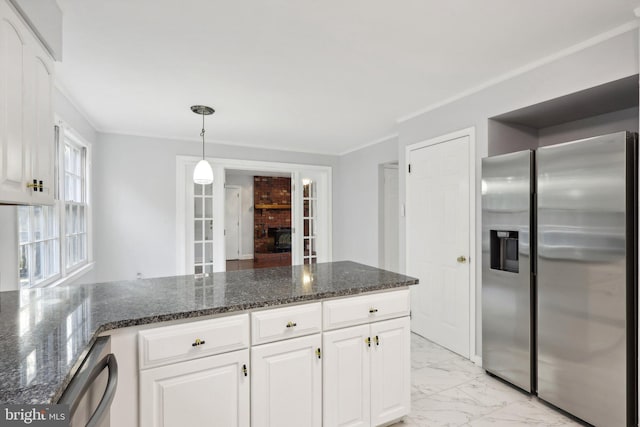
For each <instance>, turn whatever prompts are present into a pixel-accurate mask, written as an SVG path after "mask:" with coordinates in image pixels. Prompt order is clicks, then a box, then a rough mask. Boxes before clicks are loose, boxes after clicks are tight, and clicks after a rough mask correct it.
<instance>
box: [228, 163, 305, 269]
mask: <svg viewBox="0 0 640 427" xmlns="http://www.w3.org/2000/svg"><path fill="white" fill-rule="evenodd" d="M291 178H292V177H291V173H284V172H282V173H279V172H269V171H248V170H238V169H226V170H225V217H224V237H225V256H226V270H227V271H235V270H247V269H252V268H264V267H281V266H287V265H291V264H292V257H291V253H292V249H293V242H292V239H291V234H292V233H291V231H292V225H291V224H292V221H293V218H292V209H291V208H292V204H293V203H292V185H291V184H292V183H291Z"/></svg>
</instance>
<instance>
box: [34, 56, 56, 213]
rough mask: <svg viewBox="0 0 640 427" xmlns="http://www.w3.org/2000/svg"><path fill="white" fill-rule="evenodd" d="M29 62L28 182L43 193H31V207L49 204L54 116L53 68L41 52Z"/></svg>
mask: <svg viewBox="0 0 640 427" xmlns="http://www.w3.org/2000/svg"><path fill="white" fill-rule="evenodd" d="M37 50H38V51H37V52H35V54H34V56H32V57H31V58H30V59H31V61H32V66H33V68H32V77H33V80H32V85H33V88H32V89H33V102H34V108H33V111H32V112H31V114H32V115H33V120H32V121H31V123H32V125H31V126H30V127H29V130H30V132H31V138H30V140H31V175H30V176H29V177H28V179H31V180H34V179H35V180H37V181H38V182H40V181H42V185H43V187H44V188H43V189H42V191H38V192H34V193H33V199H34V203H38V204H52V203H53V190H54V188H53V187H54V177H53V164H54V162H53V151H54V149H53V147H54V134H53V115H52V107H51V106H52V99H51V98H52V81H53V74H52V69H53V64H51V62H50V61H49V60H48V59H47V58H46V56H45V54H44V51H41V52H40V51H39V50H41V49H37Z"/></svg>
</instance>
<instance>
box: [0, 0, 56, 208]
mask: <svg viewBox="0 0 640 427" xmlns="http://www.w3.org/2000/svg"><path fill="white" fill-rule="evenodd" d="M52 86H53V64H52V60H51V58H50V56H49V55H48V54H47V53H46V52H45V50H44V48H43V47H42V46H41V45H40V44H39V42H38V41H37V40H36V38H35V36H34V35H33V34H32V33H31V32H30V30H29V29H28V28H27V26H26V25H25V23H24V22H23V21H22V19H21V18H20V17H19V16H18V15H17V14H16V12H15V11H14V10H13V9H12V8H11V7H10V6H9V5H8V4H7V3H6V1H4V0H0V203H3V204H52V203H53V184H54V180H53V175H54V172H53V165H54V160H53V151H54V150H53V147H54V134H53V106H52Z"/></svg>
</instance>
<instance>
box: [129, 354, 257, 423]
mask: <svg viewBox="0 0 640 427" xmlns="http://www.w3.org/2000/svg"><path fill="white" fill-rule="evenodd" d="M248 363H249V350H248V349H247V350H239V351H234V352H231V353H224V354H220V355H216V356H209V357H203V358H201V359H195V360H190V361H187V362H181V363H174V364H171V365H166V366H162V367H160V368H153V369H147V370H144V371H142V372H140V425H141V426H143V427H147V426H153V427H183V426H189V427H200V426H202V427H205V426H225V427H226V426H229V427H232V426H237V427H248V426H249V377H248Z"/></svg>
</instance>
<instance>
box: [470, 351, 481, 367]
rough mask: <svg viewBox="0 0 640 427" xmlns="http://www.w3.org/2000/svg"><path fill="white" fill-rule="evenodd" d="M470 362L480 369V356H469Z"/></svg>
mask: <svg viewBox="0 0 640 427" xmlns="http://www.w3.org/2000/svg"><path fill="white" fill-rule="evenodd" d="M471 361H472V362H473V363H475V364H476V365H478V366H480V367H481V368H482V356H478V355H477V354H474V355H473V356H471Z"/></svg>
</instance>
